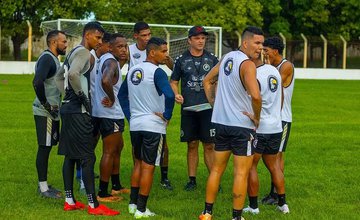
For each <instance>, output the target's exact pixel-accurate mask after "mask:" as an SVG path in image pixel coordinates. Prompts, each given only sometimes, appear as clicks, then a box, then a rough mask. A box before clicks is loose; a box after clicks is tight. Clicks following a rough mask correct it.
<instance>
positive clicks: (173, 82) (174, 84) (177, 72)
mask: <svg viewBox="0 0 360 220" xmlns="http://www.w3.org/2000/svg"><path fill="white" fill-rule="evenodd" d="M180 77H181V67H180V62H179V59H176V62H175V67H174V71H173V72H172V74H171V77H170V86H171V89H172V91H173V92H174V94H175V102H176V103H178V104H183V103H184V98H183V96H182V95H181V94H180V93H179V81H180Z"/></svg>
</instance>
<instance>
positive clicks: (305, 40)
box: [300, 33, 308, 68]
mask: <svg viewBox="0 0 360 220" xmlns="http://www.w3.org/2000/svg"><path fill="white" fill-rule="evenodd" d="M300 35H301V37H302V39H303V40H304V61H303V62H304V63H303V67H304V68H306V67H307V47H308V40H307V38H306V37H305V35H304V34H303V33H301V34H300Z"/></svg>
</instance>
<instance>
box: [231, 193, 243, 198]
mask: <svg viewBox="0 0 360 220" xmlns="http://www.w3.org/2000/svg"><path fill="white" fill-rule="evenodd" d="M242 196H243V195H242V194H236V193H233V198H234V199H240V198H241V197H242Z"/></svg>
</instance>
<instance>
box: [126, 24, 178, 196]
mask: <svg viewBox="0 0 360 220" xmlns="http://www.w3.org/2000/svg"><path fill="white" fill-rule="evenodd" d="M134 38H135V40H136V43H134V44H132V45H130V46H129V59H130V61H129V69H130V68H131V67H133V66H134V65H136V64H139V63H142V62H144V61H145V60H146V45H147V43H148V41H149V40H150V38H151V30H150V27H149V25H148V24H147V23H146V22H143V21H139V22H137V23H136V24H135V25H134ZM165 65H166V66H167V67H168V68H169V69H171V70H172V69H173V66H174V62H173V60H172V59H171V57H170V56H169V55H168V56H167V58H166V60H165ZM160 166H161V168H160V171H161V182H160V185H161V186H162V187H163V188H164V189H168V190H173V187H172V186H171V183H170V180H169V178H168V170H169V148H168V145H167V143H166V142H165V148H164V155H163V160H162V163H161V165H160Z"/></svg>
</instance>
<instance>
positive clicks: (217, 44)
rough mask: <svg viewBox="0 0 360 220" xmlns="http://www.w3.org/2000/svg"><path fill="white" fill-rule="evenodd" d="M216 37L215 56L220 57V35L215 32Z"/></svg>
mask: <svg viewBox="0 0 360 220" xmlns="http://www.w3.org/2000/svg"><path fill="white" fill-rule="evenodd" d="M214 35H215V56H217V57H219V34H218V33H216V32H214Z"/></svg>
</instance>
